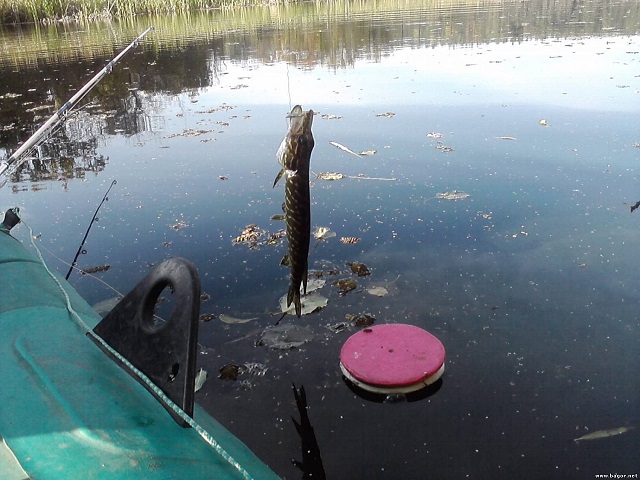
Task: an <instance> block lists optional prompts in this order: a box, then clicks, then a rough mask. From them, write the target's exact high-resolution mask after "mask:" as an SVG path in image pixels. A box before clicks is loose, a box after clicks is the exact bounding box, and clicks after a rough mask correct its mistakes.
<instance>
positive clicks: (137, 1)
mask: <svg viewBox="0 0 640 480" xmlns="http://www.w3.org/2000/svg"><path fill="white" fill-rule="evenodd" d="M262 3H289V2H288V0H267V2H265V1H263V0H71V1H70V0H0V22H1V23H5V24H10V23H47V22H55V21H61V20H65V19H67V20H70V19H74V20H88V19H100V18H111V17H131V16H135V15H140V14H166V13H187V12H193V11H199V10H208V9H213V8H221V7H232V6H241V5H245V6H246V5H253V4H262Z"/></svg>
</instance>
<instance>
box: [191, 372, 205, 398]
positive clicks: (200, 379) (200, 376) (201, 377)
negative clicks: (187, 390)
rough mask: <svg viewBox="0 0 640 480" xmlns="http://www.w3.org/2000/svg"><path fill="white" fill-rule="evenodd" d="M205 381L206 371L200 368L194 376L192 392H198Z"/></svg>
mask: <svg viewBox="0 0 640 480" xmlns="http://www.w3.org/2000/svg"><path fill="white" fill-rule="evenodd" d="M206 380H207V371H206V370H205V369H204V368H201V369H200V371H199V372H198V374H197V375H196V386H195V389H194V390H193V391H194V392H197V391H198V390H200V389H201V388H202V385H204V382H205V381H206Z"/></svg>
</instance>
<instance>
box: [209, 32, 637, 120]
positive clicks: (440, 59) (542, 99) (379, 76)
mask: <svg viewBox="0 0 640 480" xmlns="http://www.w3.org/2000/svg"><path fill="white" fill-rule="evenodd" d="M639 48H640V46H639V45H638V39H637V37H613V38H612V37H608V38H580V39H571V38H566V39H548V40H545V41H525V42H522V43H518V44H510V43H501V44H496V43H489V44H480V45H475V46H473V47H470V46H462V47H461V46H441V47H435V48H432V47H422V48H406V49H399V50H396V51H394V52H393V53H390V54H389V55H387V56H385V57H383V58H382V59H381V61H380V63H373V62H369V61H366V60H359V61H356V65H355V67H354V68H347V69H344V70H335V71H325V70H324V69H323V68H322V67H319V68H315V69H313V70H297V69H294V68H287V67H286V65H283V64H274V65H268V66H264V65H252V66H251V67H238V66H234V65H230V66H229V69H228V71H227V72H226V75H224V76H222V77H221V80H220V86H221V87H222V88H225V87H227V88H228V87H234V88H235V87H237V86H238V85H247V86H248V87H249V88H240V89H239V90H238V91H237V92H234V98H237V99H238V101H239V102H243V103H244V102H247V103H282V102H285V103H287V102H288V99H289V97H291V99H292V101H293V102H294V103H295V102H296V99H304V101H305V102H306V103H309V104H314V105H316V104H325V103H331V104H332V105H370V104H371V103H372V98H371V96H372V95H375V103H376V104H379V105H404V104H410V105H415V104H424V105H433V104H436V105H437V104H450V105H467V104H470V103H471V104H475V103H480V104H486V103H494V102H498V103H505V102H506V103H528V104H537V105H557V106H563V107H579V108H589V109H593V110H608V111H611V110H615V111H618V110H623V111H631V110H633V109H634V108H636V106H637V102H638V82H637V65H638V50H639ZM238 70H239V71H238ZM238 77H242V83H241V84H239V83H237V82H238ZM612 87H616V88H615V89H614V88H612ZM217 91H218V90H217V89H211V90H209V91H207V92H204V93H202V99H203V100H209V99H211V98H212V96H213V97H214V98H215V96H216V92H217ZM605 91H606V92H607V93H606V95H603V94H602V93H603V92H605ZM374 92H375V93H374Z"/></svg>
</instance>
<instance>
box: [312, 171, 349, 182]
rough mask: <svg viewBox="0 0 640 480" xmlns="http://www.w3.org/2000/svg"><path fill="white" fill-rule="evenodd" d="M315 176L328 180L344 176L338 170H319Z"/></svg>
mask: <svg viewBox="0 0 640 480" xmlns="http://www.w3.org/2000/svg"><path fill="white" fill-rule="evenodd" d="M316 178H319V179H320V180H329V181H332V180H342V179H343V178H345V175H343V174H342V173H338V172H320V173H318V174H317V175H316Z"/></svg>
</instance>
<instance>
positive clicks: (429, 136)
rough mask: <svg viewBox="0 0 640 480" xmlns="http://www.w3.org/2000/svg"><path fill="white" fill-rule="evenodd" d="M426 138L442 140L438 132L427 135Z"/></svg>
mask: <svg viewBox="0 0 640 480" xmlns="http://www.w3.org/2000/svg"><path fill="white" fill-rule="evenodd" d="M427 138H442V134H441V133H438V132H430V133H427Z"/></svg>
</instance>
